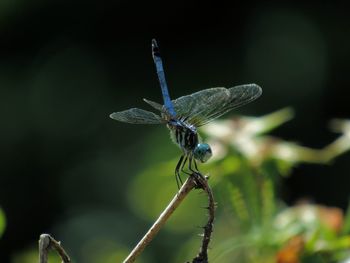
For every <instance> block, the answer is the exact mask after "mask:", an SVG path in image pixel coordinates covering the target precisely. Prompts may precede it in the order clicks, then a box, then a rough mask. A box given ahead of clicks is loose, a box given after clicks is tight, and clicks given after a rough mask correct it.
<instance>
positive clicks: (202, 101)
mask: <svg viewBox="0 0 350 263" xmlns="http://www.w3.org/2000/svg"><path fill="white" fill-rule="evenodd" d="M226 90H227V89H225V88H210V89H205V90H201V91H198V92H195V93H193V94H190V95H186V96H182V97H180V98H177V99H176V100H173V105H174V108H175V111H176V115H177V116H178V117H179V118H186V117H187V118H188V117H191V116H193V115H195V113H196V112H197V111H199V110H200V109H199V108H201V105H202V106H205V105H207V104H208V102H207V101H206V100H208V99H209V98H211V97H212V96H214V95H217V94H219V93H222V92H225V91H226Z"/></svg>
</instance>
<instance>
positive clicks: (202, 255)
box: [192, 173, 215, 263]
mask: <svg viewBox="0 0 350 263" xmlns="http://www.w3.org/2000/svg"><path fill="white" fill-rule="evenodd" d="M192 176H194V177H195V180H196V183H197V188H202V189H203V190H204V191H205V192H206V193H207V195H208V207H207V209H208V222H207V224H206V225H205V226H204V227H203V229H204V234H203V240H202V246H201V247H200V250H199V253H198V255H197V256H196V257H195V258H194V259H193V260H192V263H207V262H208V245H209V242H210V237H211V233H212V232H213V223H214V218H215V202H214V195H213V192H212V190H211V188H210V187H209V185H208V181H207V177H203V175H201V174H200V173H194V174H193V175H192Z"/></svg>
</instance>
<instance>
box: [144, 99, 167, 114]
mask: <svg viewBox="0 0 350 263" xmlns="http://www.w3.org/2000/svg"><path fill="white" fill-rule="evenodd" d="M143 101H144V102H146V103H147V104H148V105H150V106H152V107H153V108H155V109H156V110H159V111H160V112H163V111H164V108H163V105H161V104H159V103H158V102H154V101H151V100H148V99H143Z"/></svg>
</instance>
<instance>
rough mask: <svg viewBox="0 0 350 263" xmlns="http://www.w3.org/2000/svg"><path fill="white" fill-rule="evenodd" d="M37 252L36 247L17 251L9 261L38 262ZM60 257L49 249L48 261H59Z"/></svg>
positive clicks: (18, 262) (16, 262)
mask: <svg viewBox="0 0 350 263" xmlns="http://www.w3.org/2000/svg"><path fill="white" fill-rule="evenodd" d="M38 259H39V252H38V249H37V248H32V249H27V250H24V251H21V252H17V253H16V254H15V255H13V257H12V260H11V263H33V262H38ZM61 262H62V261H61V258H60V257H59V256H58V254H57V252H56V251H54V250H50V252H49V263H61Z"/></svg>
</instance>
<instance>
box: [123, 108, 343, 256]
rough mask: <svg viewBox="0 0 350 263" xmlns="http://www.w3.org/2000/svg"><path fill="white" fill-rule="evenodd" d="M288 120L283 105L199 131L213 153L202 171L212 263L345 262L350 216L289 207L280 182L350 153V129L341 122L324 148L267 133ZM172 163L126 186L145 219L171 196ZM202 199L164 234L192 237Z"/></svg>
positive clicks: (321, 208) (311, 207) (181, 213)
mask: <svg viewBox="0 0 350 263" xmlns="http://www.w3.org/2000/svg"><path fill="white" fill-rule="evenodd" d="M292 117H293V111H292V110H291V109H290V108H286V109H282V110H280V111H277V112H274V113H272V114H269V115H266V116H262V117H260V118H251V117H240V118H236V119H231V120H223V121H216V122H213V123H210V124H208V125H206V126H204V127H203V130H202V134H203V135H204V138H205V140H206V141H207V142H209V143H210V144H211V145H212V148H213V152H214V157H213V160H212V161H211V162H209V163H208V164H207V165H205V166H203V171H210V185H211V186H212V187H213V188H214V194H215V196H216V201H218V203H219V204H218V209H217V211H216V213H217V218H216V222H215V230H214V238H213V240H212V243H211V247H212V249H211V250H210V252H209V253H210V254H209V255H210V258H211V261H212V262H220V263H223V262H232V258H235V261H236V262H242V263H245V262H247V263H255V262H259V263H261V262H278V263H297V262H305V263H310V262H338V261H340V260H344V259H346V258H349V256H350V255H349V254H348V253H347V250H348V249H349V248H350V236H349V229H350V212H348V214H347V215H346V216H345V217H344V216H343V214H342V211H341V210H340V209H338V208H330V207H326V206H322V205H313V204H310V203H307V202H306V203H304V204H299V205H295V206H292V207H288V206H286V205H285V204H284V203H283V201H282V200H281V198H280V197H279V189H280V183H281V178H282V177H285V176H289V175H291V173H292V171H293V168H294V167H295V166H297V165H299V164H301V163H315V164H327V163H329V162H330V161H331V160H333V159H334V158H335V157H337V156H338V155H340V154H342V153H344V152H346V151H348V150H349V149H350V139H349V137H348V136H347V134H348V133H349V131H350V128H349V129H346V127H350V125H346V123H347V122H346V121H339V120H338V121H337V123H336V127H338V129H337V131H341V132H342V134H341V135H340V136H339V138H337V139H336V140H335V141H334V142H332V143H330V144H329V145H327V146H325V147H324V148H322V149H312V148H309V147H304V146H300V145H298V144H297V143H292V142H288V141H285V140H282V139H278V138H274V137H271V136H268V135H265V133H267V132H269V131H271V130H273V129H274V128H277V127H278V126H280V125H281V124H283V123H284V122H286V121H288V120H290V119H291V118H292ZM333 127H335V126H334V125H333ZM339 127H340V128H339ZM344 127H345V128H344ZM175 164H176V162H175V160H172V161H169V162H164V163H162V164H160V165H158V166H153V167H152V168H151V169H149V170H146V171H145V172H143V173H141V174H140V175H139V176H138V177H137V178H136V179H135V180H134V182H133V184H132V185H131V188H130V189H131V191H129V192H130V196H129V200H130V203H131V205H132V207H133V208H134V209H135V212H136V213H138V214H139V215H141V216H142V217H143V218H145V219H148V220H150V221H152V219H154V218H156V216H158V214H159V212H160V211H162V209H163V208H164V206H165V205H166V204H167V203H168V202H169V200H170V198H171V197H172V195H173V194H174V192H175V191H176V188H175V187H176V184H175V182H174V181H173V180H169V176H168V175H169V174H170V172H169V171H172V170H173V168H174V167H175ZM148 186H149V187H150V188H148ZM154 189H159V190H157V192H154ZM150 200H151V201H150ZM200 202H202V203H204V202H206V200H205V199H203V198H202V199H196V200H191V202H190V204H185V207H182V208H181V211H179V212H177V214H176V215H175V216H174V220H173V222H171V223H169V225H168V226H167V227H168V229H171V230H173V231H174V230H176V231H177V232H178V231H180V230H181V231H182V232H186V231H187V232H190V231H191V230H190V229H191V228H192V227H193V222H198V221H200V220H202V221H203V220H205V218H204V215H203V219H200V218H199V217H198V215H199V214H200V213H197V212H196V213H194V210H195V209H196V206H197V207H198V205H199V203H200ZM185 203H187V202H185ZM195 243H197V244H198V245H199V240H198V239H191V242H189V244H191V245H190V246H191V248H192V250H191V251H188V252H187V253H188V254H187V256H186V255H185V256H184V257H186V258H190V257H191V255H193V251H195V250H196V246H195ZM198 245H197V246H198ZM193 249H194V250H193ZM177 260H178V261H181V260H183V259H177ZM288 260H289V261H288Z"/></svg>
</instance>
